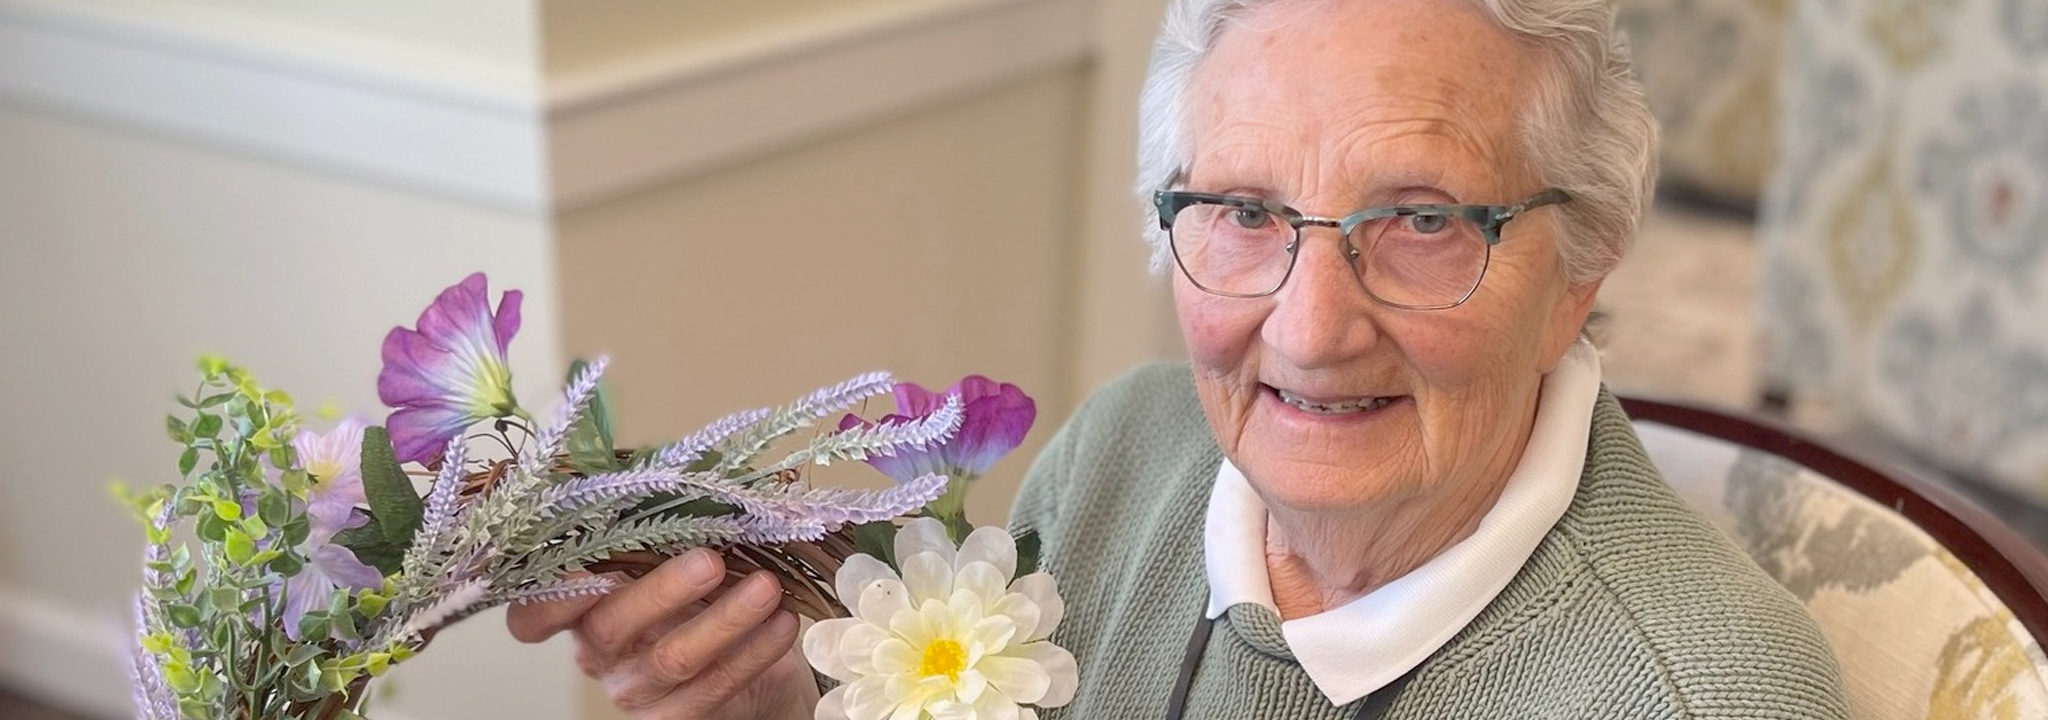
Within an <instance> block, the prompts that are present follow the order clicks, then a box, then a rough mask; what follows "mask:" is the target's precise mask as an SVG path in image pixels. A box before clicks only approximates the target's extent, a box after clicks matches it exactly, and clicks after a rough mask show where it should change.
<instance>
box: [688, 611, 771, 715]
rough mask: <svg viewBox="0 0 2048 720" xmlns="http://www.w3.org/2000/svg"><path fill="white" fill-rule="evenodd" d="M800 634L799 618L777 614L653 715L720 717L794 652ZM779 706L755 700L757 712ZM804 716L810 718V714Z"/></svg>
mask: <svg viewBox="0 0 2048 720" xmlns="http://www.w3.org/2000/svg"><path fill="white" fill-rule="evenodd" d="M796 635H797V620H796V616H795V615H791V614H789V613H787V612H780V611H777V612H775V613H774V615H773V616H771V617H770V618H769V619H768V621H767V622H765V623H762V624H761V625H759V626H757V627H755V628H753V629H752V630H751V631H749V632H748V633H747V634H746V635H745V636H743V637H741V638H740V639H739V640H737V641H735V642H734V643H733V644H732V645H731V646H730V647H727V648H726V652H724V653H722V654H720V655H719V656H718V659H717V661H715V662H713V663H712V664H711V665H710V666H709V667H706V668H705V669H704V671H703V672H700V673H698V674H697V676H696V677H695V678H693V679H691V680H690V682H688V683H686V684H684V685H683V686H682V687H680V688H677V689H676V690H675V691H674V692H671V693H669V694H668V695H667V696H665V697H662V698H660V699H659V700H658V701H657V702H656V707H655V708H654V709H655V710H656V712H654V713H653V714H652V716H653V717H664V718H667V717H678V718H709V717H719V716H720V714H719V711H720V710H721V709H723V708H725V707H727V706H728V705H729V704H730V703H731V702H732V701H733V700H734V698H735V697H736V696H737V695H739V694H740V693H741V692H742V691H745V690H746V689H747V686H748V685H749V684H752V683H754V682H756V681H758V680H759V679H760V678H761V677H762V675H763V673H766V672H768V671H769V668H771V667H773V666H774V665H775V663H776V662H778V661H781V660H782V659H783V658H784V657H785V656H788V655H789V654H790V651H791V649H792V648H794V647H795V646H796ZM797 674H798V675H801V676H802V677H800V678H798V681H801V682H804V683H809V682H810V679H809V675H808V674H807V673H801V672H800V673H797ZM784 700H787V699H786V698H785V699H784ZM762 703H767V704H765V705H763V704H762ZM779 705H780V703H779V702H778V701H773V700H770V699H769V698H767V697H765V696H764V697H759V698H755V706H754V709H755V710H757V711H766V710H768V709H770V708H774V707H778V706H779ZM803 714H804V715H806V716H808V715H809V714H810V713H808V712H805V713H803Z"/></svg>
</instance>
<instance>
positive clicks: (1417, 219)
mask: <svg viewBox="0 0 2048 720" xmlns="http://www.w3.org/2000/svg"><path fill="white" fill-rule="evenodd" d="M1450 224H1451V219H1450V218H1448V217H1445V216H1443V215H1412V216H1409V218H1408V227H1409V228H1411V229H1413V230H1414V231H1415V232H1418V233H1422V234H1424V235H1434V234H1436V233H1440V232H1443V230H1444V228H1446V227H1449V226H1450Z"/></svg>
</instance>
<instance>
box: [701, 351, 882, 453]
mask: <svg viewBox="0 0 2048 720" xmlns="http://www.w3.org/2000/svg"><path fill="white" fill-rule="evenodd" d="M895 385H896V381H895V379H894V378H892V377H890V376H889V374H888V373H885V372H872V373H867V374H864V375H856V376H854V377H853V379H851V380H847V381H845V382H842V383H839V384H838V385H833V386H831V387H825V388H820V389H818V390H815V391H813V392H812V393H811V394H809V395H806V396H804V397H803V398H801V399H799V400H797V401H796V402H794V403H790V404H789V405H788V406H785V407H783V408H782V409H780V410H777V411H775V413H774V414H773V415H770V416H769V417H768V419H767V420H766V421H764V422H761V423H759V424H756V425H755V426H754V427H753V429H752V430H750V431H749V432H747V433H746V434H745V435H742V436H740V438H739V439H738V440H736V441H733V442H732V443H730V444H729V445H728V446H727V448H726V449H727V450H728V452H727V453H726V456H725V458H724V459H723V460H721V461H719V469H720V470H723V471H731V470H733V469H736V468H739V467H742V466H744V465H745V464H746V463H747V461H749V460H751V459H753V457H754V456H755V455H758V454H760V452H761V451H762V450H764V449H766V448H767V447H768V444H769V443H772V442H774V441H775V439H776V438H780V437H782V436H784V435H788V434H790V433H792V432H795V431H796V430H797V429H799V428H803V427H806V426H808V425H810V424H811V423H814V422H817V421H818V420H819V419H821V418H824V417H826V416H829V415H831V414H832V413H836V412H841V411H844V410H846V409H847V408H851V407H853V406H854V405H855V404H856V403H859V402H860V401H862V400H866V399H868V398H871V397H874V396H876V395H881V394H883V393H886V392H889V391H890V390H893V389H894V388H895Z"/></svg>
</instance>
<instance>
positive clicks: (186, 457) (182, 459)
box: [178, 448, 199, 475]
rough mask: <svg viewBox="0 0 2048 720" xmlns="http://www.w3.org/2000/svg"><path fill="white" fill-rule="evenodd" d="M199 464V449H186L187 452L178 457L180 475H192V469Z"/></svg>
mask: <svg viewBox="0 0 2048 720" xmlns="http://www.w3.org/2000/svg"><path fill="white" fill-rule="evenodd" d="M198 464H199V449H198V448H185V452H184V453H182V454H180V455H178V474H179V475H190V474H192V468H193V467H195V466H197V465H198Z"/></svg>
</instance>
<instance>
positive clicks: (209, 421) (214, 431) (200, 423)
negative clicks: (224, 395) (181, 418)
mask: <svg viewBox="0 0 2048 720" xmlns="http://www.w3.org/2000/svg"><path fill="white" fill-rule="evenodd" d="M192 434H193V435H196V436H198V437H213V436H215V435H219V434H220V416H219V415H215V414H212V413H200V414H199V419H198V420H195V421H193V422H192Z"/></svg>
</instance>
